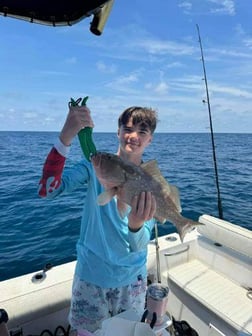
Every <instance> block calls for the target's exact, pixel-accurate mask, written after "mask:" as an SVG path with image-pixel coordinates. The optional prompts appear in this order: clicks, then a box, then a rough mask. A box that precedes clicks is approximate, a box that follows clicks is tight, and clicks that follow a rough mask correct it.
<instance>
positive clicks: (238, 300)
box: [168, 259, 252, 335]
mask: <svg viewBox="0 0 252 336" xmlns="http://www.w3.org/2000/svg"><path fill="white" fill-rule="evenodd" d="M170 282H174V283H175V284H176V285H177V286H179V288H181V289H182V290H183V291H185V292H186V293H187V294H188V295H190V296H192V297H193V298H194V299H195V300H196V301H199V302H200V303H201V304H203V305H204V306H206V307H207V308H208V309H210V310H211V311H213V312H214V313H216V314H218V315H219V316H220V317H221V318H222V319H223V320H224V321H226V322H227V323H228V324H229V325H231V326H232V327H233V328H234V329H236V330H239V331H241V330H242V331H243V332H245V333H248V334H249V335H252V298H251V296H250V295H249V293H248V289H245V288H243V287H241V286H239V285H238V284H236V283H235V282H233V281H231V280H229V279H228V278H227V277H225V276H224V275H222V274H220V273H218V272H216V271H214V270H213V269H211V268H210V266H209V265H206V264H204V263H203V262H201V261H200V260H198V259H192V260H189V261H188V262H186V263H183V264H180V265H178V266H175V267H172V268H171V269H169V275H168V284H169V283H170Z"/></svg>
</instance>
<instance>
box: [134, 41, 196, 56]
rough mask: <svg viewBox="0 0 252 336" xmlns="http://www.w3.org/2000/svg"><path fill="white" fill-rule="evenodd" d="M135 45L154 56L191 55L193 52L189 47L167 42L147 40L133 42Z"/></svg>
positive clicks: (192, 48)
mask: <svg viewBox="0 0 252 336" xmlns="http://www.w3.org/2000/svg"><path fill="white" fill-rule="evenodd" d="M135 44H136V45H137V46H138V47H139V48H143V49H145V51H147V52H148V53H149V54H154V55H167V54H170V55H192V54H193V53H194V52H195V48H194V47H193V46H191V45H188V44H185V43H177V42H174V41H167V40H158V39H151V38H149V39H145V40H138V41H135Z"/></svg>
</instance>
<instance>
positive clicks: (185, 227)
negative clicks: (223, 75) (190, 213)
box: [175, 216, 205, 243]
mask: <svg viewBox="0 0 252 336" xmlns="http://www.w3.org/2000/svg"><path fill="white" fill-rule="evenodd" d="M181 218H183V219H182V222H181V223H180V224H175V226H176V229H177V230H178V233H179V237H180V240H181V242H182V243H183V240H184V238H185V235H186V234H187V233H188V232H190V231H192V230H193V229H194V228H195V227H197V226H198V225H205V224H203V223H199V222H196V221H193V220H191V219H188V218H185V217H182V216H181Z"/></svg>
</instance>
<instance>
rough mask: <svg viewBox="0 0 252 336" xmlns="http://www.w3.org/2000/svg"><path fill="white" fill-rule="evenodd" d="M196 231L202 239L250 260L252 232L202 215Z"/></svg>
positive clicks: (251, 256)
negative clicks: (213, 242)
mask: <svg viewBox="0 0 252 336" xmlns="http://www.w3.org/2000/svg"><path fill="white" fill-rule="evenodd" d="M199 222H200V223H202V224H204V225H200V226H198V228H197V230H198V232H199V233H200V234H202V235H203V236H204V237H207V238H208V239H210V240H213V241H215V242H218V243H219V244H222V245H223V246H226V247H228V248H231V249H233V250H234V251H236V252H239V253H241V254H243V255H245V256H248V257H249V258H252V231H251V230H248V229H245V228H243V227H241V226H238V225H235V224H232V223H230V222H227V221H225V220H223V219H219V218H215V217H212V216H209V215H202V216H200V218H199Z"/></svg>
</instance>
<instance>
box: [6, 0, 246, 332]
mask: <svg viewBox="0 0 252 336" xmlns="http://www.w3.org/2000/svg"><path fill="white" fill-rule="evenodd" d="M112 3H113V0H110V1H98V0H97V1H94V2H91V1H86V2H84V3H83V2H82V1H72V2H66V1H65V2H64V5H66V6H68V5H69V6H68V7H65V8H64V11H66V12H67V13H68V16H67V17H66V16H65V14H64V11H63V12H59V11H58V9H62V8H63V7H64V6H63V7H62V6H57V1H56V0H54V1H50V2H48V4H50V6H47V1H43V2H41V1H36V2H35V1H33V2H30V1H28V0H27V1H22V3H21V2H20V1H8V0H3V1H2V0H0V14H2V15H4V16H10V17H13V18H19V19H24V20H27V21H30V22H34V23H41V24H48V25H53V26H55V25H71V24H74V23H76V22H78V21H80V20H81V19H83V18H85V17H88V16H90V15H94V20H93V23H92V24H91V28H90V29H91V31H92V32H93V33H94V34H96V35H100V34H101V33H102V30H103V28H104V25H105V23H106V20H107V18H108V15H109V13H110V10H111V6H112ZM39 6H41V7H39ZM54 6H55V8H57V11H56V12H50V11H49V12H48V11H47V9H48V8H50V9H53V8H54ZM76 6H77V7H76ZM76 8H77V9H78V10H77V9H76ZM36 13H37V14H36ZM38 13H40V14H41V15H39V14H38ZM56 14H57V15H56ZM199 39H200V35H199ZM200 44H201V42H200ZM201 53H202V61H203V68H204V79H205V84H206V91H207V93H208V90H207V80H206V73H205V66H204V57H203V52H202V46H201ZM204 102H205V101H204ZM207 103H208V109H209V114H210V104H209V98H208V97H207ZM210 116H211V114H210ZM210 121H211V118H210ZM211 126H212V125H211ZM211 134H213V132H212V127H211ZM212 140H213V137H212ZM214 148H215V145H214V142H213V149H214ZM213 153H214V162H216V161H215V152H214V151H213ZM215 168H216V165H215ZM215 170H216V169H215ZM217 176H218V175H217V172H216V177H217ZM219 203H220V202H219ZM219 205H220V204H219ZM219 208H220V206H219ZM221 218H222V216H220V218H216V217H213V216H210V215H207V214H204V215H201V216H200V217H199V219H198V220H199V222H200V223H202V224H203V225H200V226H198V227H197V228H196V229H194V230H192V231H191V232H190V233H188V234H187V235H186V237H185V239H184V241H183V243H181V241H180V238H179V236H178V234H177V233H171V234H168V235H164V236H162V237H158V234H156V237H155V239H154V240H152V241H150V243H149V244H148V261H147V267H148V279H149V284H152V283H161V284H162V285H164V286H168V289H169V292H168V302H167V306H166V315H165V316H166V317H165V321H164V328H160V327H159V328H156V329H155V328H154V331H155V334H156V335H159V336H161V335H163V336H165V335H167V336H169V335H170V336H173V335H175V334H174V325H175V322H176V321H177V322H178V321H182V322H184V323H186V325H189V326H191V327H192V328H193V329H194V330H195V331H196V332H197V333H198V335H200V336H249V335H252V231H250V230H248V229H245V228H243V227H242V226H239V225H237V224H234V223H230V222H228V221H225V220H223V219H221ZM75 264H76V261H73V262H69V263H66V264H62V265H59V266H55V267H52V265H45V267H44V269H43V270H39V271H37V272H35V273H30V274H26V275H22V276H19V277H16V278H12V279H9V280H5V281H2V282H0V293H1V294H0V308H2V309H4V310H5V311H6V312H7V313H8V316H9V321H8V323H7V327H8V330H9V333H10V335H11V336H28V335H55V336H59V335H65V336H67V335H70V334H71V331H70V328H69V325H68V319H67V317H68V312H69V307H70V299H71V287H72V280H73V274H74V269H75ZM139 316H141V314H140V313H139ZM139 316H138V315H137V314H135V315H134V316H133V317H132V313H131V312H128V313H127V312H126V314H124V315H123V316H122V318H124V319H125V320H127V319H128V320H134V319H136V318H139ZM1 326H2V324H0V327H1ZM4 327H5V324H4ZM1 332H2V334H1ZM5 332H6V333H7V331H6V330H5V331H4V329H1V328H0V336H3V335H4V336H5V335H6V333H5ZM110 336H115V334H113V332H112V331H111V334H110ZM116 336H120V335H116Z"/></svg>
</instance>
